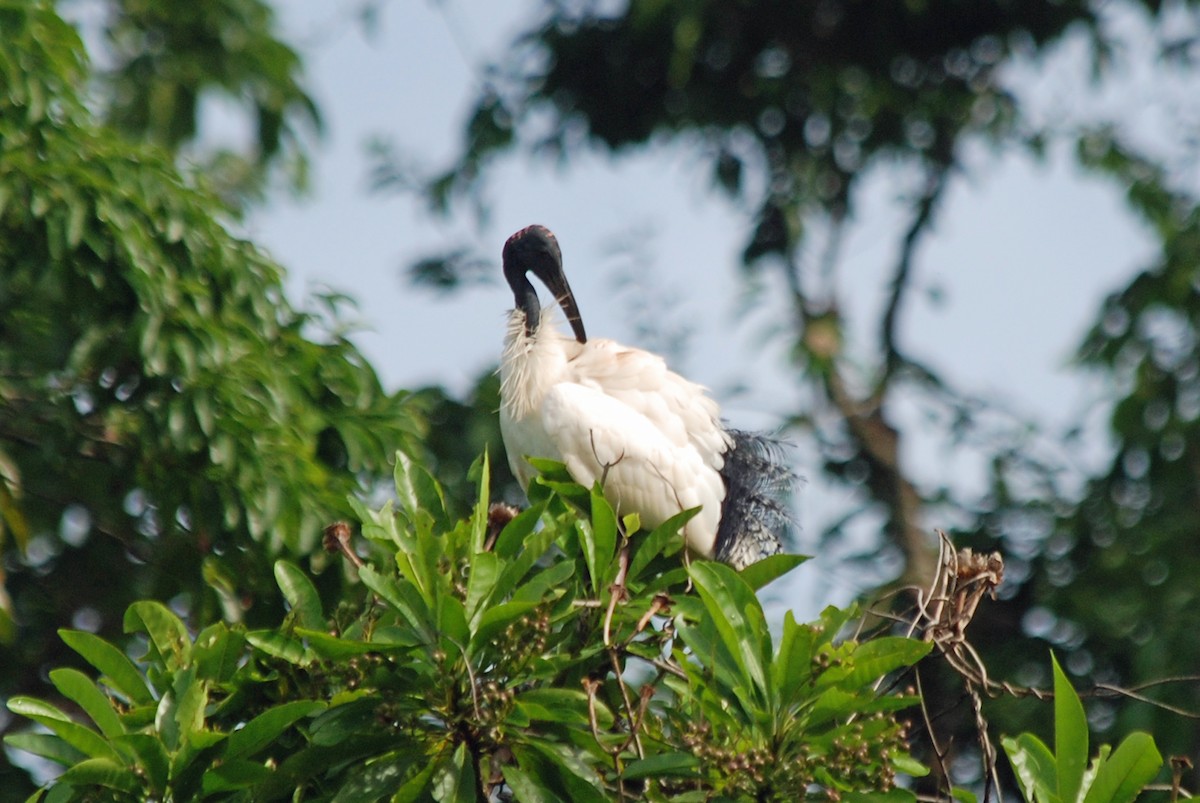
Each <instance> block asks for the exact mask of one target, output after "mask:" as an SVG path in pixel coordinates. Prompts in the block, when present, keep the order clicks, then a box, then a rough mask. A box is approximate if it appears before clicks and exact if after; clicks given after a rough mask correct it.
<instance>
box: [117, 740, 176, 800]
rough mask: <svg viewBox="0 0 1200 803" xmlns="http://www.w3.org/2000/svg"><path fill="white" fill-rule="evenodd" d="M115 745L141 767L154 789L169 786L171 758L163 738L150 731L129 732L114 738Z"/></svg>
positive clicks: (129, 759)
mask: <svg viewBox="0 0 1200 803" xmlns="http://www.w3.org/2000/svg"><path fill="white" fill-rule="evenodd" d="M113 747H115V748H116V749H117V751H118V752H120V753H121V755H123V756H125V757H126V759H127V762H126V763H127V764H128V763H134V764H137V766H139V767H141V769H142V772H143V773H144V775H145V778H146V781H147V783H149V784H150V788H151V790H153V791H156V792H161V791H162V790H164V789H166V788H167V781H168V780H169V778H170V767H171V759H170V757H169V756H168V755H167V748H166V747H165V746H164V745H163V743H162V740H160V739H159V738H158V737H157V736H155V735H153V734H149V733H127V734H125V735H124V736H119V737H117V738H116V739H113Z"/></svg>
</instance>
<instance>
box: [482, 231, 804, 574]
mask: <svg viewBox="0 0 1200 803" xmlns="http://www.w3.org/2000/svg"><path fill="white" fill-rule="evenodd" d="M502 263H503V270H504V277H505V280H506V281H507V283H508V286H509V287H510V288H511V289H512V293H513V301H514V306H513V309H512V311H511V312H510V313H509V315H508V322H507V331H506V333H505V337H504V350H503V353H502V357H501V362H500V432H501V436H502V439H503V441H504V447H505V450H506V452H507V454H508V461H509V466H510V467H511V468H512V471H513V474H514V475H515V476H516V478H517V480H518V481H519V482H520V484H521V487H522V488H523V489H528V487H529V483H530V482H531V481H532V480H533V478H534V477H535V476H536V475H537V471H536V469H535V468H534V467H533V465H532V464H531V463H530V462H529V460H528V458H530V457H534V458H548V459H552V460H556V461H558V462H560V463H563V464H564V465H565V466H566V469H567V472H568V473H569V474H570V475H571V477H572V479H574V480H575V482H577V483H579V484H580V485H583V486H584V487H589V488H590V487H593V486H594V485H595V484H596V483H597V482H599V483H600V484H601V488H602V491H603V494H604V497H605V499H606V500H607V501H608V502H609V504H611V505H612V506H613V508H614V510H616V511H617V513H618V515H621V516H624V515H626V514H628V513H636V514H638V517H639V520H640V523H641V525H642V526H643V527H645V528H648V529H652V528H654V527H657V526H658V525H659V524H662V523H663V522H664V521H666V520H667V519H669V518H670V517H671V516H674V515H676V514H678V513H680V512H681V511H684V510H688V509H691V508H695V507H698V508H700V510H699V512H698V513H697V514H696V515H695V516H694V517H693V518H691V519H690V520H689V521H688V522H687V523H686V524H685V525H684V527H683V536H684V540H685V543H686V545H687V547H688V550H689V552H690V553H691V554H692V555H694V556H697V557H700V558H709V559H716V560H719V561H722V562H724V563H727V564H729V565H731V566H732V567H733V568H735V569H739V570H740V569H742V568H745V567H746V566H748V565H750V564H752V563H755V562H756V561H758V560H761V559H762V558H765V557H768V556H770V555H775V554H778V553H780V552H781V551H782V550H783V545H784V541H785V540H786V538H787V533H788V532H789V530H790V527H791V518H790V516H789V514H788V510H787V506H786V498H787V496H788V494H789V493H790V492H791V490H792V485H793V481H794V478H795V475H794V474H793V473H792V471H791V470H790V469H789V468H788V466H787V465H786V463H785V461H784V459H783V449H782V447H781V444H780V443H779V442H778V441H776V440H774V439H773V438H770V437H768V436H765V435H762V434H759V433H752V432H746V431H742V430H738V429H731V428H729V427H727V426H726V425H725V423H724V422H723V421H722V419H721V415H720V409H719V407H718V405H717V403H716V401H714V400H713V399H712V398H711V397H710V396H709V395H708V393H707V391H706V389H705V388H704V387H702V386H701V385H698V384H696V383H694V382H691V381H689V380H688V379H685V378H684V377H682V376H680V375H679V374H677V373H675V372H674V371H672V370H670V369H669V368H668V367H667V364H666V361H665V360H664V359H663V358H662V357H660V356H658V355H656V354H653V353H651V352H649V351H645V350H642V349H637V348H632V347H629V346H624V345H621V344H619V343H617V342H614V341H612V340H607V339H600V338H592V339H589V338H588V336H587V333H586V331H585V329H584V325H583V319H582V317H581V316H580V313H579V307H578V305H577V303H576V300H575V296H574V294H573V293H572V292H571V286H570V284H569V283H568V282H567V277H566V274H565V273H564V272H563V260H562V251H561V249H560V247H559V244H558V240H557V238H556V237H555V236H554V234H553V233H552V232H551V231H550V230H549V229H547V228H546V227H545V226H540V225H532V226H527V227H525V228H523V229H521V230H520V231H518V232H516V233H515V234H513V235H512V236H511V237H509V239H508V240H507V242H505V244H504V249H503V252H502ZM529 274H533V276H534V277H535V278H537V279H538V280H540V281H541V282H542V283H543V284H544V285H545V286H546V288H547V289H548V290H549V291H550V293H551V294H552V295H553V304H551V305H549V306H548V307H547V308H543V307H542V305H541V302H540V301H539V298H538V293H537V290H536V289H535V288H534V286H533V283H532V282H531V281H530V280H529ZM556 308H559V309H561V310H562V312H563V313H564V314H565V315H566V319H567V323H568V325H569V326H570V329H571V333H572V334H571V335H567V334H565V333H563V332H562V331H560V330H559V328H558V327H557V326H556V325H555V318H556V315H555V311H556Z"/></svg>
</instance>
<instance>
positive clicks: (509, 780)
mask: <svg viewBox="0 0 1200 803" xmlns="http://www.w3.org/2000/svg"><path fill="white" fill-rule="evenodd" d="M501 769H502V771H503V772H504V782H505V783H506V784H508V786H509V788H510V789H512V790H513V795H514V798H515V799H516V800H518V801H520V803H560V801H561V800H562V798H560V797H559V796H558V795H556V794H554V792H552V791H550V790H549V789H547V788H546V787H545V786H543V785H542V782H541V779H540V778H538V777H537V776H535V775H532V774H530V773H528V772H525V771H524V770H523V769H521V768H520V767H518V766H517V765H516V764H505V765H504V766H503V767H502V768H501Z"/></svg>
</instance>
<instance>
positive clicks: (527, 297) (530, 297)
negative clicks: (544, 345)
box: [510, 274, 542, 337]
mask: <svg viewBox="0 0 1200 803" xmlns="http://www.w3.org/2000/svg"><path fill="white" fill-rule="evenodd" d="M510 284H511V285H512V291H513V301H514V302H515V303H516V307H517V309H519V310H521V311H522V312H524V313H525V335H526V336H527V337H532V336H533V333H534V332H536V331H537V329H538V326H539V325H540V324H541V320H542V304H541V302H540V301H538V295H537V290H534V289H533V283H532V282H530V281H529V279H527V278H525V274H521V275H520V277H519V278H518V280H517V281H516V282H510Z"/></svg>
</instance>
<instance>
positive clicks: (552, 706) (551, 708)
mask: <svg viewBox="0 0 1200 803" xmlns="http://www.w3.org/2000/svg"><path fill="white" fill-rule="evenodd" d="M514 702H515V705H516V706H517V707H518V708H520V709H521V711H522V712H523V713H524V714H525V715H526V716H527V717H528V718H529V719H532V720H541V721H543V722H562V723H565V724H567V725H576V726H578V727H581V728H586V727H588V722H589V713H588V698H587V694H586V693H585V692H582V691H579V690H576V689H555V688H548V687H547V688H535V689H528V690H526V691H523V692H521V693H520V694H518V695H517V696H516V699H515V701H514ZM595 708H596V722H597V724H599V726H600V727H601V728H605V729H607V728H610V727H612V723H613V714H612V711H610V710H609V709H608V706H606V705H605V704H604V703H603V702H602V701H601V700H596V703H595Z"/></svg>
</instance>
